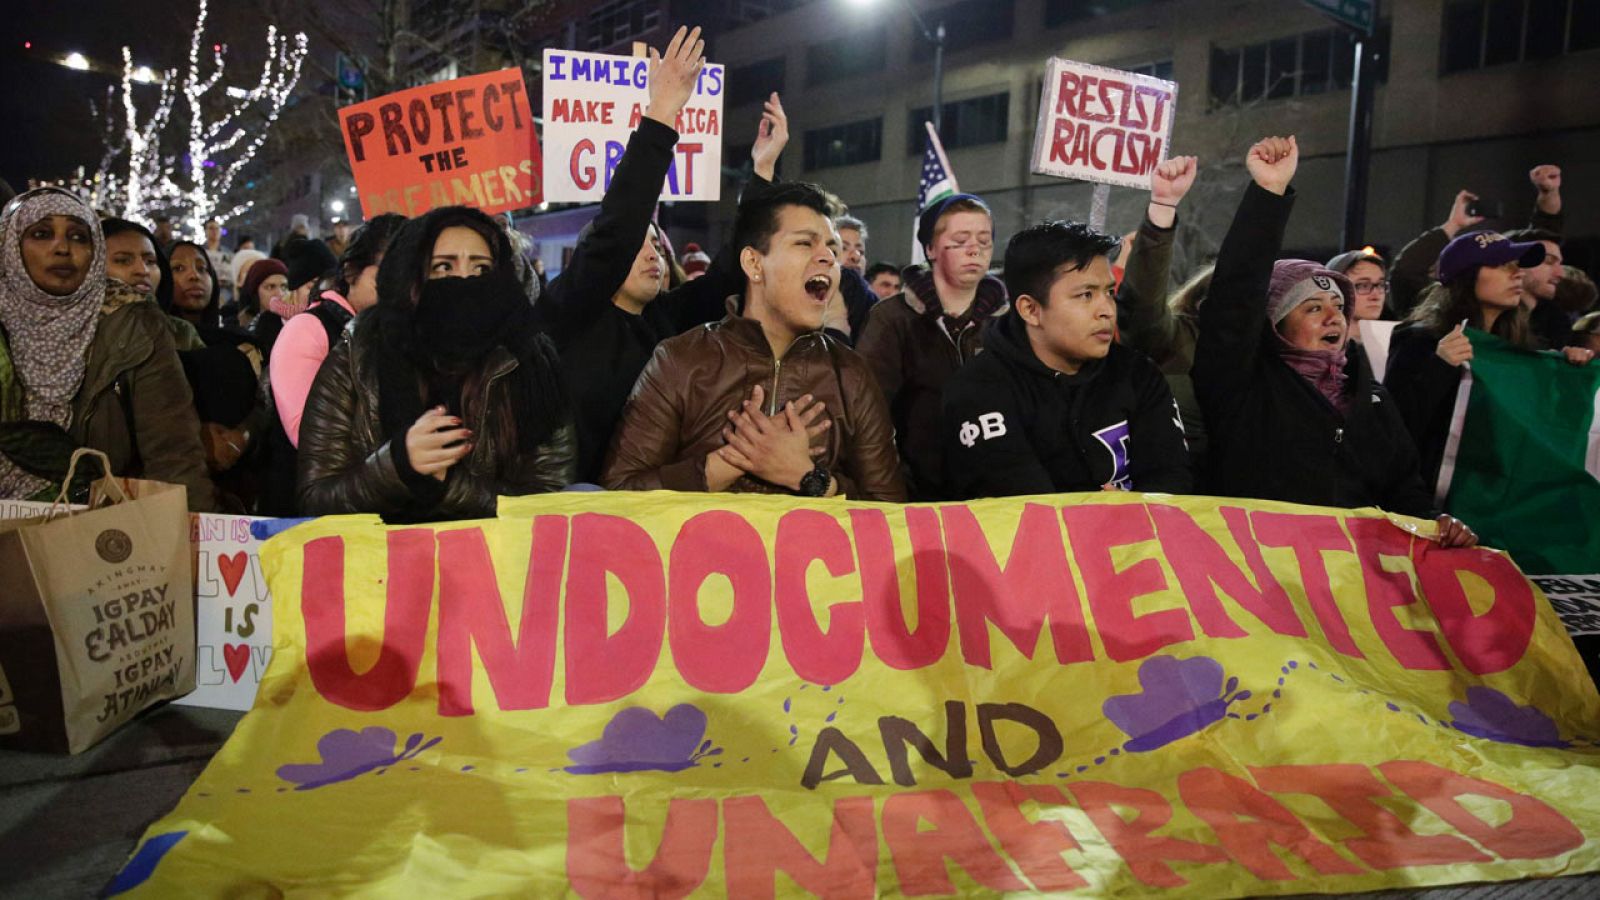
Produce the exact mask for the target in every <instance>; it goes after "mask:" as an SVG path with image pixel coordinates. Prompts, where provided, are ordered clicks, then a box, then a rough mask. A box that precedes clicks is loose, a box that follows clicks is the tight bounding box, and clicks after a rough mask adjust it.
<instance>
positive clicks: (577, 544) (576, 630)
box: [562, 513, 667, 706]
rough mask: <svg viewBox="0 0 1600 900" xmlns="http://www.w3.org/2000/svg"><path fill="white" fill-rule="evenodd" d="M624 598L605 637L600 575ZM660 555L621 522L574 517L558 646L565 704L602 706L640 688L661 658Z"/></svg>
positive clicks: (662, 586) (641, 535)
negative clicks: (620, 614) (621, 612)
mask: <svg viewBox="0 0 1600 900" xmlns="http://www.w3.org/2000/svg"><path fill="white" fill-rule="evenodd" d="M607 573H610V574H612V575H614V576H616V578H617V580H618V581H620V582H622V586H623V589H624V590H625V591H626V592H627V595H628V617H627V619H626V620H624V621H623V623H622V627H620V628H618V629H617V630H616V633H615V634H608V633H607V630H608V629H607V626H606V610H607V608H608V606H609V601H608V600H607V597H606V574H607ZM664 581H665V576H664V575H663V573H662V570H661V553H660V552H659V551H658V550H656V544H655V541H653V540H651V539H650V534H649V532H647V531H645V530H644V529H643V528H641V527H639V526H638V525H636V524H635V523H633V522H631V521H629V520H627V519H624V518H622V517H620V516H607V515H601V514H599V513H580V514H578V515H576V516H573V517H572V559H571V562H570V563H569V564H568V567H567V595H566V605H567V621H566V630H565V634H564V639H563V641H562V644H563V648H564V653H563V656H564V657H565V659H566V679H567V686H566V694H567V703H569V704H571V705H574V706H576V705H581V704H585V703H607V702H609V701H612V700H616V699H618V698H620V697H626V696H628V695H629V694H631V693H633V692H634V691H636V690H638V689H639V688H641V687H643V686H644V683H645V681H646V680H648V679H649V678H650V673H651V672H652V671H654V669H655V667H656V660H658V659H660V657H661V640H662V637H663V635H664V634H665V632H666V621H667V607H666V585H665V584H664Z"/></svg>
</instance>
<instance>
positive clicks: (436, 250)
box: [299, 206, 576, 521]
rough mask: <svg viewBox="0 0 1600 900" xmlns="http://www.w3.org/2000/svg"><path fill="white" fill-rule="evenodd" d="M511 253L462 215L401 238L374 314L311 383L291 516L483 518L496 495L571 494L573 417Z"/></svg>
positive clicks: (450, 214)
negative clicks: (566, 490)
mask: <svg viewBox="0 0 1600 900" xmlns="http://www.w3.org/2000/svg"><path fill="white" fill-rule="evenodd" d="M513 252H514V251H513V250H512V247H511V242H510V241H509V240H508V239H507V238H506V235H505V232H504V231H503V230H502V229H500V228H499V226H497V225H496V224H495V222H494V220H493V219H491V218H489V217H488V216H486V215H484V214H483V213H481V212H479V211H477V210H475V209H469V208H466V207H460V206H450V207H444V208H441V209H436V210H433V211H432V212H429V213H428V214H427V215H425V216H422V217H420V218H418V219H413V220H412V221H410V222H408V223H406V224H405V225H404V226H403V227H402V228H401V229H400V230H399V232H398V233H397V234H396V235H395V237H394V239H393V240H392V241H391V242H390V244H389V247H388V250H387V252H386V253H385V254H384V257H383V262H382V264H381V265H380V266H379V268H378V273H377V276H378V284H377V287H378V303H377V306H375V307H373V308H372V309H370V310H367V311H365V312H363V313H361V314H360V315H358V316H357V317H356V318H355V321H354V322H353V323H352V325H351V328H350V329H349V330H347V331H346V332H345V338H344V340H342V341H340V342H339V343H338V345H336V346H335V347H333V348H332V350H331V351H330V352H329V354H328V358H327V361H326V362H324V363H323V365H322V367H321V369H320V370H319V371H318V373H317V376H316V379H315V381H314V382H313V383H312V386H311V393H310V396H309V397H308V399H307V401H306V407H305V413H304V415H303V417H302V419H301V422H300V448H299V468H300V479H299V497H300V511H301V512H302V513H303V514H306V515H326V514H333V513H359V512H365V513H378V514H380V515H382V516H383V517H384V518H385V519H387V520H389V521H429V520H439V519H459V518H482V517H486V516H492V515H494V513H495V498H496V497H497V496H498V495H501V494H511V495H515V494H532V493H539V492H543V491H555V490H560V489H561V488H563V487H565V486H566V485H567V484H569V483H571V481H572V478H573V473H574V470H575V466H576V438H575V433H574V430H573V424H572V412H571V408H570V405H569V403H568V401H567V393H566V389H565V387H564V385H563V384H562V382H561V379H560V377H559V376H558V374H557V369H556V356H555V350H554V348H553V347H552V346H551V344H550V341H549V339H548V338H545V337H544V336H542V335H540V334H538V333H537V330H536V328H535V325H534V318H533V308H532V306H531V305H530V304H529V302H528V295H527V293H526V292H525V290H524V288H523V286H522V284H521V283H519V281H518V278H517V272H516V267H515V265H514V263H513V260H512V253H513Z"/></svg>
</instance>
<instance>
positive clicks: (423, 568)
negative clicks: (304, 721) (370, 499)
mask: <svg viewBox="0 0 1600 900" xmlns="http://www.w3.org/2000/svg"><path fill="white" fill-rule="evenodd" d="M386 542H387V544H388V557H389V566H388V578H387V579H386V580H385V581H384V607H383V643H382V645H381V646H380V647H379V648H378V659H377V661H376V662H374V663H373V664H372V665H371V666H370V667H369V668H368V669H367V670H366V671H364V672H362V673H361V674H359V675H357V674H356V672H355V668H354V667H353V666H352V665H351V664H350V652H349V643H348V635H347V629H346V624H347V623H346V617H345V592H344V538H340V537H325V538H317V539H316V540H314V541H311V542H309V543H307V544H306V545H305V548H304V549H303V550H302V553H304V566H303V569H302V572H301V577H300V615H301V616H302V617H303V618H304V619H305V624H306V671H307V673H308V674H310V676H311V683H312V685H314V686H315V687H316V689H317V693H318V694H321V695H322V699H324V700H327V701H328V702H329V703H335V704H338V705H339V706H343V707H346V708H348V709H359V710H364V711H367V712H372V711H375V710H380V709H387V708H389V707H391V706H393V705H394V704H396V703H399V702H400V701H401V700H403V699H405V698H406V696H407V695H409V694H410V693H411V690H412V688H414V687H415V686H416V684H417V668H418V667H419V666H420V665H421V664H422V650H423V646H424V645H425V644H426V643H427V638H428V616H429V614H430V612H431V608H432V606H433V532H432V531H431V530H429V529H426V528H406V529H402V530H400V531H391V532H389V533H388V535H386ZM362 641H363V644H362V650H366V649H367V648H369V647H370V646H371V641H370V638H363V639H362Z"/></svg>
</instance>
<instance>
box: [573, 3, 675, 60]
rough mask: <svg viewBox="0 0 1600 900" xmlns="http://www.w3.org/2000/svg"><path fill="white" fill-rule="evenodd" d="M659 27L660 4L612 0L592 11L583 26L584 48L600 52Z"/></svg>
mask: <svg viewBox="0 0 1600 900" xmlns="http://www.w3.org/2000/svg"><path fill="white" fill-rule="evenodd" d="M660 24H661V2H660V0H615V2H612V3H607V4H604V5H603V6H599V7H596V8H595V10H594V11H593V12H591V13H589V18H588V20H587V21H586V22H585V23H584V47H585V48H586V49H588V50H604V49H605V48H607V47H615V46H616V45H617V44H620V43H622V42H623V41H626V40H631V39H633V38H636V37H639V36H641V35H644V34H648V33H649V32H651V31H654V30H655V28H656V26H657V25H660Z"/></svg>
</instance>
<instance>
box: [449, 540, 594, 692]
mask: <svg viewBox="0 0 1600 900" xmlns="http://www.w3.org/2000/svg"><path fill="white" fill-rule="evenodd" d="M532 536H533V550H532V554H531V556H530V557H529V560H528V578H527V582H526V585H525V586H524V588H523V592H522V621H521V622H520V623H519V625H518V627H517V640H516V642H515V643H513V642H512V640H511V625H510V623H509V622H507V620H506V609H505V603H504V601H503V600H502V599H501V596H500V588H499V585H498V584H496V579H495V570H494V561H493V560H492V559H490V557H489V546H488V544H487V542H485V540H484V536H483V529H481V528H471V529H461V530H453V531H445V532H441V533H440V534H439V637H438V642H439V646H438V663H439V669H438V671H439V714H440V715H444V716H470V715H472V712H473V706H472V670H473V664H472V648H473V647H474V646H476V647H477V648H478V656H480V657H481V658H482V659H483V669H484V672H485V673H486V674H487V675H488V676H489V684H490V686H492V687H493V688H494V694H495V700H496V702H497V704H498V706H499V708H500V709H543V708H545V707H546V706H549V705H550V684H551V681H552V680H553V679H554V677H555V668H556V635H557V633H558V629H557V627H556V626H557V619H558V616H559V605H558V602H559V598H560V594H561V572H562V568H563V566H564V563H565V560H566V555H567V520H566V519H565V518H564V517H562V516H537V517H535V518H534V520H533V527H532Z"/></svg>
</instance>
